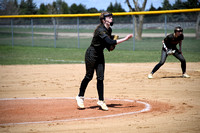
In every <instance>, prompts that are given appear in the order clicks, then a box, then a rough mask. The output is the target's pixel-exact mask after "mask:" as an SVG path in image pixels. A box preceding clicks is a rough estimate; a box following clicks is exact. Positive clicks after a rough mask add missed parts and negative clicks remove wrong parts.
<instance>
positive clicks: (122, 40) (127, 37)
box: [116, 34, 133, 45]
mask: <svg viewBox="0 0 200 133" xmlns="http://www.w3.org/2000/svg"><path fill="white" fill-rule="evenodd" d="M132 37H133V34H129V35H127V36H126V37H124V38H122V39H119V40H117V44H120V43H122V42H124V41H127V40H128V39H130V38H132ZM117 44H116V45H117Z"/></svg>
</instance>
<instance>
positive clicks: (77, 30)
mask: <svg viewBox="0 0 200 133" xmlns="http://www.w3.org/2000/svg"><path fill="white" fill-rule="evenodd" d="M77 32H78V48H80V38H79V17H77Z"/></svg>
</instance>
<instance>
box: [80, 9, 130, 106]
mask: <svg viewBox="0 0 200 133" xmlns="http://www.w3.org/2000/svg"><path fill="white" fill-rule="evenodd" d="M112 16H113V15H112V13H109V12H102V13H101V15H100V17H99V18H100V24H99V25H98V26H97V28H96V29H95V31H94V35H93V39H92V42H91V45H90V46H89V48H88V49H87V51H86V53H85V66H86V74H85V77H84V79H83V80H82V82H81V85H80V89H79V94H78V96H76V101H77V105H78V107H79V108H81V109H84V108H85V106H84V94H85V90H86V88H87V85H88V83H89V82H90V81H91V80H92V78H93V75H94V70H96V75H97V92H98V96H99V101H98V102H97V105H98V106H100V108H101V109H102V110H108V107H107V105H106V103H105V101H104V83H103V81H104V70H105V60H104V53H103V50H104V49H105V48H106V49H107V50H108V51H112V50H114V49H115V47H116V45H117V44H119V43H122V42H124V41H127V40H128V39H130V38H132V37H133V35H132V34H129V35H127V36H126V37H125V38H122V39H118V36H116V35H115V36H113V35H112V29H111V27H110V26H112V25H113V18H112Z"/></svg>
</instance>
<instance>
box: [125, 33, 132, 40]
mask: <svg viewBox="0 0 200 133" xmlns="http://www.w3.org/2000/svg"><path fill="white" fill-rule="evenodd" d="M132 37H133V34H129V35H127V36H126V37H125V40H128V39H130V38H132Z"/></svg>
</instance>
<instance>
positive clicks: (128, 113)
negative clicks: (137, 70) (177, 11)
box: [0, 97, 151, 126]
mask: <svg viewBox="0 0 200 133" xmlns="http://www.w3.org/2000/svg"><path fill="white" fill-rule="evenodd" d="M40 99H41V100H45V99H75V98H73V97H46V98H0V101H6V100H40ZM85 99H89V100H94V99H95V100H96V99H97V98H85ZM106 100H111V101H126V102H137V103H140V104H144V105H145V108H144V109H142V110H139V111H133V112H127V113H120V114H114V115H106V116H97V117H86V118H74V119H65V120H53V121H37V122H19V123H5V124H0V126H9V125H25V124H45V123H57V122H70V121H79V120H92V119H100V118H111V117H116V116H123V115H131V114H138V113H142V112H147V111H150V110H151V105H150V104H148V103H146V102H142V101H135V100H129V99H106Z"/></svg>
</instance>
